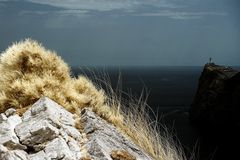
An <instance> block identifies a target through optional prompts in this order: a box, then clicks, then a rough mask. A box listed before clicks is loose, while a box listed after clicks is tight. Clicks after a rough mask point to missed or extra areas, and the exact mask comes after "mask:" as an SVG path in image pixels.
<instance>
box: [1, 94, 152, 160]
mask: <svg viewBox="0 0 240 160" xmlns="http://www.w3.org/2000/svg"><path fill="white" fill-rule="evenodd" d="M0 159H1V160H44V159H46V160H48V159H56V160H60V159H61V160H80V159H82V160H87V159H92V160H100V159H102V160H148V159H149V160H150V159H151V158H150V156H148V155H147V154H146V153H145V152H144V151H143V150H141V149H140V148H139V147H138V146H137V145H135V144H134V143H133V142H132V141H131V140H130V139H128V138H127V137H125V136H124V135H123V134H121V132H119V131H118V130H117V129H116V128H115V127H114V126H113V125H112V124H110V123H108V122H106V121H105V120H103V119H101V118H100V117H98V116H97V115H96V114H95V113H94V112H92V111H91V110H89V109H84V110H83V111H82V113H81V115H80V117H79V116H77V115H73V114H72V113H70V112H68V111H66V110H65V109H64V108H63V107H61V106H60V105H58V104H57V103H55V102H54V101H52V100H51V99H49V98H47V97H43V98H41V99H40V100H38V101H37V102H36V103H35V104H33V105H32V107H30V108H29V109H28V110H27V111H26V112H25V113H24V114H23V115H22V116H19V115H18V114H17V113H16V110H14V109H12V108H11V109H8V110H7V111H6V112H5V113H1V114H0Z"/></svg>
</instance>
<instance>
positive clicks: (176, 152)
mask: <svg viewBox="0 0 240 160" xmlns="http://www.w3.org/2000/svg"><path fill="white" fill-rule="evenodd" d="M93 58H94V57H93ZM0 73H1V76H0V112H4V111H5V110H7V109H8V108H11V107H12V108H16V109H17V110H18V111H19V113H23V112H24V111H25V110H26V109H27V108H29V107H30V106H31V105H32V104H33V103H34V102H35V101H37V100H38V99H39V98H41V97H42V96H47V97H49V98H51V99H53V100H54V101H56V102H57V103H59V104H60V105H62V106H63V107H65V108H66V109H67V110H69V111H70V112H73V113H77V114H80V112H81V110H82V109H83V108H85V107H88V108H91V109H92V110H93V111H94V112H95V113H96V114H98V115H99V116H101V117H102V118H104V119H105V120H107V121H108V122H110V123H112V124H113V125H115V126H116V127H117V128H118V129H119V130H120V131H121V132H122V133H124V134H125V135H126V136H128V137H130V138H131V139H132V140H133V141H134V142H135V143H136V144H137V145H138V146H140V147H141V148H142V149H144V150H145V151H146V152H147V153H148V154H149V155H150V156H152V157H153V158H154V159H156V160H182V159H185V156H184V154H183V152H182V149H181V148H178V147H177V145H176V144H175V143H174V142H173V140H172V139H171V137H168V135H169V134H165V136H163V134H160V133H161V130H159V128H158V126H159V125H158V123H157V122H156V121H152V120H151V118H150V117H149V114H148V113H147V110H148V109H149V106H148V105H147V103H146V99H145V98H144V94H142V95H141V96H140V97H139V99H136V98H134V97H132V96H129V98H128V99H127V100H126V99H125V98H123V97H122V94H125V93H123V92H122V90H121V85H118V88H117V89H116V90H114V89H113V88H112V86H111V83H110V80H109V76H108V75H107V74H103V76H102V77H103V78H101V77H100V78H99V77H98V76H97V74H96V73H94V72H92V74H93V75H94V76H93V77H94V79H93V80H94V81H95V82H97V83H95V84H94V83H92V81H91V80H90V79H89V78H87V76H83V75H79V76H78V77H72V74H71V72H70V68H69V67H68V65H67V64H66V63H65V62H64V61H63V60H62V59H61V57H59V56H57V54H56V53H55V52H54V51H50V50H46V49H45V48H44V47H43V46H42V45H41V44H39V43H38V42H36V41H33V40H31V39H26V40H25V41H21V42H19V43H15V44H13V45H12V46H11V47H9V48H8V49H7V50H6V51H4V52H3V53H1V56H0ZM119 84H121V83H119ZM103 88H104V89H105V90H104V89H103ZM166 135H167V136H166Z"/></svg>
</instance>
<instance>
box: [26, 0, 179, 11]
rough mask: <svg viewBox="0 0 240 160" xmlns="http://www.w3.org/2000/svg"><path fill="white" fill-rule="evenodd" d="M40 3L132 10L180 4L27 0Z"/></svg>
mask: <svg viewBox="0 0 240 160" xmlns="http://www.w3.org/2000/svg"><path fill="white" fill-rule="evenodd" d="M27 1H29V2H34V3H38V4H47V5H52V6H55V7H63V8H65V9H83V10H96V11H111V10H118V9H123V10H125V9H126V10H129V9H130V10H131V9H137V8H139V7H140V6H143V5H145V6H153V7H164V8H177V7H178V5H176V4H174V3H171V0H118V1H117V0H71V1H66V0H27Z"/></svg>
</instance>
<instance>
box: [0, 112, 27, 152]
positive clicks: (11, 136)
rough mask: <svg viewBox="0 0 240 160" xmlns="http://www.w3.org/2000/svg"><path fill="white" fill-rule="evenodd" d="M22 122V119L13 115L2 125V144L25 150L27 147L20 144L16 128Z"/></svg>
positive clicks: (0, 133)
mask: <svg viewBox="0 0 240 160" xmlns="http://www.w3.org/2000/svg"><path fill="white" fill-rule="evenodd" d="M21 122H22V119H21V117H19V116H18V115H13V116H10V117H8V118H7V120H5V121H3V122H2V123H0V144H2V145H4V146H7V147H8V148H12V149H25V148H26V147H25V146H23V145H21V144H20V143H19V139H18V137H17V135H16V134H15V131H14V128H15V126H16V125H17V124H20V123H21Z"/></svg>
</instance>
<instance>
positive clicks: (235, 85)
mask: <svg viewBox="0 0 240 160" xmlns="http://www.w3.org/2000/svg"><path fill="white" fill-rule="evenodd" d="M239 114H240V72H239V71H238V70H235V69H233V68H230V67H224V66H219V65H215V64H214V63H208V64H206V65H205V66H204V69H203V71H202V74H201V76H200V79H199V84H198V89H197V93H196V95H195V98H194V100H193V103H192V105H191V109H190V120H191V122H193V123H195V124H200V125H209V126H212V125H214V126H219V125H223V124H227V126H238V127H239V126H240V116H239Z"/></svg>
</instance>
